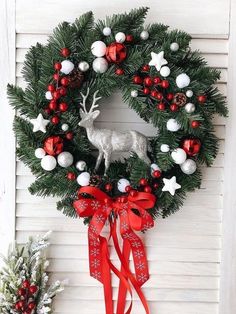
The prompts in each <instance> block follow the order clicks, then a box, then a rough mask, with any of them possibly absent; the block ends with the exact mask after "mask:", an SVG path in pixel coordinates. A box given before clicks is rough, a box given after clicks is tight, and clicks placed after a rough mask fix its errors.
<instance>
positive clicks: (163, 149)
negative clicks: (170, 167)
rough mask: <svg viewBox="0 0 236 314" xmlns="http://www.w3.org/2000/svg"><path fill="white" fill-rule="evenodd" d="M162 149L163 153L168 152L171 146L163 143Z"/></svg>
mask: <svg viewBox="0 0 236 314" xmlns="http://www.w3.org/2000/svg"><path fill="white" fill-rule="evenodd" d="M160 149H161V152H162V153H168V152H169V151H170V146H169V145H167V144H161V147H160Z"/></svg>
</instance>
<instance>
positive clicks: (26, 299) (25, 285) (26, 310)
mask: <svg viewBox="0 0 236 314" xmlns="http://www.w3.org/2000/svg"><path fill="white" fill-rule="evenodd" d="M37 291H38V287H37V286H36V285H33V284H31V283H30V282H29V280H24V281H23V282H22V284H21V287H20V288H19V289H18V291H17V295H18V298H19V300H18V301H17V302H16V303H15V305H14V309H15V310H16V311H17V313H21V314H31V313H32V312H33V310H34V309H35V307H36V303H35V294H36V292H37Z"/></svg>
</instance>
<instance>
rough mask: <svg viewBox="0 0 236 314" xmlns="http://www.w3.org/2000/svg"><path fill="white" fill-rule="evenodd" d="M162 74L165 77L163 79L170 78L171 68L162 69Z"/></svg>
mask: <svg viewBox="0 0 236 314" xmlns="http://www.w3.org/2000/svg"><path fill="white" fill-rule="evenodd" d="M160 74H161V76H163V77H167V76H169V75H170V68H169V67H167V66H164V67H162V68H161V69H160Z"/></svg>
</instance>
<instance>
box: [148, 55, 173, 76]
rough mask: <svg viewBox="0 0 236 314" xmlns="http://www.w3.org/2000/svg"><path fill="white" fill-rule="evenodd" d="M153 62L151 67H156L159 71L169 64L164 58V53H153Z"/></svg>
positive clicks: (150, 63)
mask: <svg viewBox="0 0 236 314" xmlns="http://www.w3.org/2000/svg"><path fill="white" fill-rule="evenodd" d="M151 57H152V60H151V61H150V62H149V65H153V66H155V67H156V69H157V71H160V69H161V67H162V66H163V65H165V64H167V63H168V62H167V60H166V59H165V58H164V51H161V52H159V53H155V52H151Z"/></svg>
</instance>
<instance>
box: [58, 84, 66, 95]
mask: <svg viewBox="0 0 236 314" xmlns="http://www.w3.org/2000/svg"><path fill="white" fill-rule="evenodd" d="M59 92H60V94H61V96H65V95H66V93H67V92H66V88H65V87H63V86H62V87H60V89H59Z"/></svg>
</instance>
